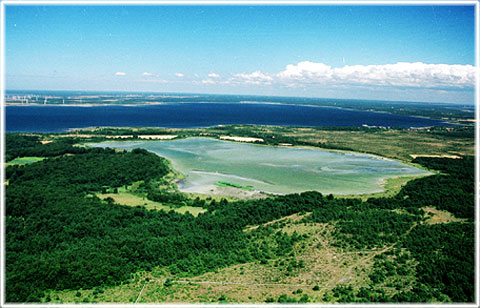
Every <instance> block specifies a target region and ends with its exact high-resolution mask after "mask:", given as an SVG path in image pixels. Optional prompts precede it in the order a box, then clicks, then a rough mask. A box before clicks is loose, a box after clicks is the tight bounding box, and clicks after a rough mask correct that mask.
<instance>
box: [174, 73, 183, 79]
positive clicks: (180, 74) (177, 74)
mask: <svg viewBox="0 0 480 308" xmlns="http://www.w3.org/2000/svg"><path fill="white" fill-rule="evenodd" d="M174 75H175V76H177V77H179V78H182V77H183V76H184V75H183V74H182V73H175V74H174Z"/></svg>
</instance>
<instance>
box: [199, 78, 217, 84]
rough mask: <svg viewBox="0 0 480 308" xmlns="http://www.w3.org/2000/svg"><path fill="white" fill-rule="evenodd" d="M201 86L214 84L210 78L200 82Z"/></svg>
mask: <svg viewBox="0 0 480 308" xmlns="http://www.w3.org/2000/svg"><path fill="white" fill-rule="evenodd" d="M202 83H203V84H215V83H216V82H215V81H214V80H212V79H210V78H208V79H205V80H202Z"/></svg>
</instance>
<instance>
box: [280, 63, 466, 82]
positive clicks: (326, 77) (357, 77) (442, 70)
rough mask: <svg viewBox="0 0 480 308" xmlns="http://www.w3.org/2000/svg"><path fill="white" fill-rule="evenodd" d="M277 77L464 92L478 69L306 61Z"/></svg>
mask: <svg viewBox="0 0 480 308" xmlns="http://www.w3.org/2000/svg"><path fill="white" fill-rule="evenodd" d="M275 77H276V81H277V82H282V83H284V82H290V83H291V82H297V83H300V84H319V85H322V84H323V85H340V86H341V85H348V86H352V85H353V86H355V85H357V86H394V87H412V88H432V89H455V88H460V89H462V88H471V87H473V86H474V84H475V67H474V66H472V65H449V64H425V63H421V62H415V63H409V62H398V63H396V64H386V65H352V66H348V65H347V66H344V67H340V68H332V67H331V66H328V65H325V64H323V63H314V62H309V61H304V62H300V63H298V64H296V65H292V64H290V65H287V67H286V69H285V70H284V71H282V72H280V73H278V74H276V75H275Z"/></svg>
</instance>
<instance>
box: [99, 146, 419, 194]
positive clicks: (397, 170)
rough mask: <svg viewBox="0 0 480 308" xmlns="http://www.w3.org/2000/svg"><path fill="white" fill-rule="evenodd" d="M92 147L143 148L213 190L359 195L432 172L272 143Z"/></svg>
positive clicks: (196, 188) (192, 183)
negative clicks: (227, 186)
mask: <svg viewBox="0 0 480 308" xmlns="http://www.w3.org/2000/svg"><path fill="white" fill-rule="evenodd" d="M93 146H100V147H112V148H121V149H133V148H143V149H146V150H148V151H151V152H154V153H156V154H158V155H160V156H163V157H165V158H168V159H169V160H171V161H172V164H173V167H174V168H175V169H176V170H178V171H180V172H181V173H183V174H184V175H185V176H186V178H185V180H183V181H182V182H181V183H179V188H180V190H182V191H186V192H199V193H209V192H211V191H212V187H214V185H215V183H216V182H218V181H222V182H228V183H232V184H238V185H242V186H251V187H253V188H254V189H256V190H261V191H266V192H272V193H281V194H285V193H292V192H302V191H308V190H316V191H320V192H322V193H333V194H360V193H371V192H379V191H382V190H383V187H382V183H383V180H385V179H386V178H390V177H397V176H411V175H426V174H428V172H426V171H424V170H421V169H418V168H415V167H412V166H409V165H406V164H403V163H400V162H398V161H394V160H389V159H384V158H380V157H376V156H372V155H367V154H359V153H344V152H334V151H323V150H317V149H306V148H288V147H271V146H261V145H253V144H245V143H236V142H227V141H220V140H214V139H208V138H189V139H183V140H173V141H142V142H105V143H99V144H94V145H93Z"/></svg>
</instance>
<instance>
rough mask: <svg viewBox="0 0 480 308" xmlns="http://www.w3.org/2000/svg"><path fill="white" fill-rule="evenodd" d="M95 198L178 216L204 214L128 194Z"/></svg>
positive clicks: (197, 210) (200, 211)
mask: <svg viewBox="0 0 480 308" xmlns="http://www.w3.org/2000/svg"><path fill="white" fill-rule="evenodd" d="M97 197H99V198H100V199H103V200H105V199H107V198H112V199H113V200H114V201H115V203H118V204H123V205H128V206H143V207H145V208H146V209H149V210H152V209H153V210H157V211H160V210H163V211H167V212H168V211H175V212H177V213H180V214H185V213H186V212H189V213H190V214H192V215H193V216H198V214H200V213H203V212H205V211H206V210H205V209H202V208H199V207H193V206H181V207H178V208H172V207H169V206H167V205H163V204H162V203H160V202H155V201H151V200H148V199H147V198H145V197H140V196H136V195H133V194H131V193H128V192H119V193H117V194H97Z"/></svg>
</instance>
